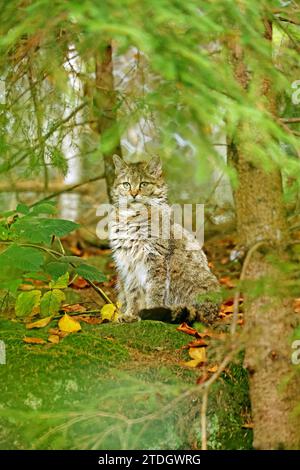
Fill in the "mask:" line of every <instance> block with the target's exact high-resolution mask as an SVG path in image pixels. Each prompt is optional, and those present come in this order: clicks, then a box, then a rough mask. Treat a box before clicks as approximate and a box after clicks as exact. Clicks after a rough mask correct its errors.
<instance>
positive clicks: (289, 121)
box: [280, 117, 300, 124]
mask: <svg viewBox="0 0 300 470" xmlns="http://www.w3.org/2000/svg"><path fill="white" fill-rule="evenodd" d="M280 121H281V122H284V123H285V124H294V123H297V122H300V117H293V118H281V119H280Z"/></svg>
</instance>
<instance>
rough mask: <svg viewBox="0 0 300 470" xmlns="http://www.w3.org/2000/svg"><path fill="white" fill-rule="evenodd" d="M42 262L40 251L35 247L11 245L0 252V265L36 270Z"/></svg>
mask: <svg viewBox="0 0 300 470" xmlns="http://www.w3.org/2000/svg"><path fill="white" fill-rule="evenodd" d="M43 262H44V257H43V255H42V253H41V252H40V251H39V250H38V249H37V248H31V247H25V246H24V247H23V246H18V245H11V246H10V247H9V248H7V250H5V251H4V252H3V253H1V254H0V266H1V268H3V267H4V266H5V265H7V266H11V265H12V266H14V267H15V268H19V269H22V270H23V271H38V270H39V269H40V267H41V265H42V264H43Z"/></svg>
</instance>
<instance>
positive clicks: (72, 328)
mask: <svg viewBox="0 0 300 470" xmlns="http://www.w3.org/2000/svg"><path fill="white" fill-rule="evenodd" d="M58 326H59V329H60V330H61V331H66V332H67V333H76V332H77V331H80V330H81V326H80V323H79V322H78V321H76V320H73V318H72V317H70V316H69V315H68V314H67V313H65V314H64V316H63V317H62V318H61V319H60V320H59V322H58Z"/></svg>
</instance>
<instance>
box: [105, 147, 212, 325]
mask: <svg viewBox="0 0 300 470" xmlns="http://www.w3.org/2000/svg"><path fill="white" fill-rule="evenodd" d="M114 163H115V169H116V178H115V182H114V186H113V188H112V193H111V194H112V199H113V203H114V207H115V211H116V214H117V217H116V220H115V221H113V220H112V221H111V223H110V243H111V248H112V253H113V258H114V261H115V263H116V268H117V273H118V291H119V301H120V303H121V304H122V307H121V310H122V312H123V317H122V319H123V320H124V321H133V320H137V319H139V318H143V319H156V320H162V321H170V322H181V321H188V322H192V321H195V320H197V321H202V322H205V323H212V322H213V321H214V320H215V319H216V317H217V314H218V303H217V302H216V301H215V300H213V301H212V300H209V299H208V298H206V299H205V300H203V299H202V300H200V301H199V296H200V295H202V296H203V294H207V293H208V292H217V291H218V289H219V284H218V281H217V279H216V277H215V276H214V275H213V274H212V272H211V271H210V269H209V266H208V263H207V259H206V256H205V254H204V253H203V251H202V250H201V247H200V245H199V244H198V241H197V240H196V239H195V237H194V236H193V235H191V234H190V233H189V232H187V231H186V230H184V229H182V228H181V227H180V229H181V230H183V237H182V239H180V240H178V239H175V238H174V236H171V238H169V239H164V238H163V237H162V236H159V235H158V236H151V238H149V237H147V235H148V231H149V227H150V224H151V212H150V210H151V208H152V209H153V208H155V210H157V211H159V212H161V214H162V215H169V216H170V211H171V209H170V206H169V205H168V202H167V187H166V184H165V182H164V179H163V175H162V168H161V164H160V161H159V159H156V158H153V159H152V160H151V161H150V162H148V163H145V162H140V163H135V164H126V163H125V162H124V161H123V160H122V159H121V158H120V157H118V156H117V155H115V156H114ZM124 183H125V184H124ZM141 183H148V184H147V185H145V184H143V185H142V187H141ZM129 185H130V186H129ZM138 202H139V203H142V204H143V205H145V206H146V208H148V211H146V213H145V212H144V211H141V210H140V207H139V206H140V204H138ZM122 204H127V207H125V208H122ZM124 217H125V218H127V225H125V223H124V220H125V219H124ZM172 224H173V225H172V228H175V229H176V227H177V228H179V226H178V225H176V224H175V223H174V222H173V223H172ZM193 244H194V245H193ZM195 244H196V245H195ZM192 245H193V246H194V247H195V248H196V249H194V250H191V249H187V248H188V246H189V248H191V246H192Z"/></svg>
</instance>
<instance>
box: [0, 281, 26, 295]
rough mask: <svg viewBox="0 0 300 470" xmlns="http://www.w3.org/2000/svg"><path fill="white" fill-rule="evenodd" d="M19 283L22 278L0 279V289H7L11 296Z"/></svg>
mask: <svg viewBox="0 0 300 470" xmlns="http://www.w3.org/2000/svg"><path fill="white" fill-rule="evenodd" d="M21 284H22V279H6V280H3V281H2V280H0V289H3V290H7V291H8V292H10V293H11V294H12V295H13V296H15V295H16V293H17V290H18V288H19V287H20V285H21Z"/></svg>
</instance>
